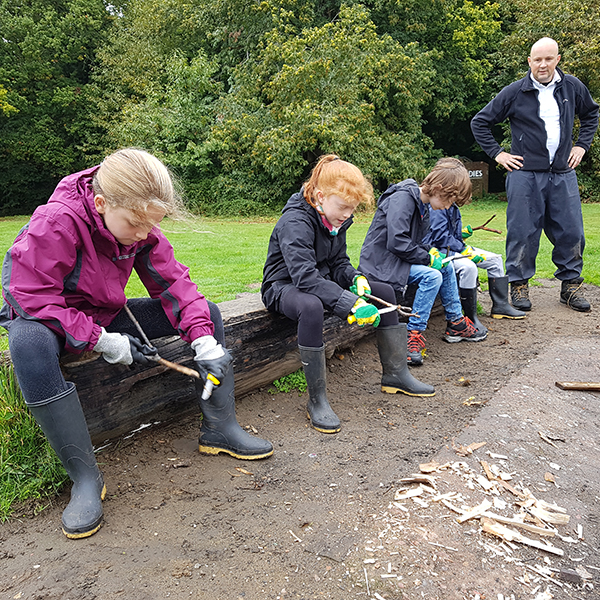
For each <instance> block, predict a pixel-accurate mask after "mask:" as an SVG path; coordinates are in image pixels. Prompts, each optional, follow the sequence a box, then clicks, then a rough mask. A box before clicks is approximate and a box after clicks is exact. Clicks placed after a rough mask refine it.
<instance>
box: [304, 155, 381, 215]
mask: <svg viewBox="0 0 600 600" xmlns="http://www.w3.org/2000/svg"><path fill="white" fill-rule="evenodd" d="M318 191H321V192H322V193H323V195H325V196H332V195H336V196H339V197H340V198H343V199H344V200H345V201H346V202H347V203H348V204H350V205H353V206H354V207H356V206H358V205H359V204H360V203H361V202H364V203H366V204H371V203H372V201H373V186H372V185H371V184H370V183H369V181H368V180H367V179H366V178H365V176H364V175H363V174H362V172H361V170H360V169H359V168H358V167H356V166H355V165H353V164H352V163H349V162H346V161H345V160H342V159H341V158H340V157H339V156H336V155H335V154H325V155H323V156H321V158H319V161H318V162H317V164H316V166H315V168H314V169H313V170H312V173H311V174H310V177H309V179H308V181H306V182H305V183H304V198H305V199H306V201H307V202H308V203H309V204H310V205H311V206H313V207H315V208H316V206H317V192H318Z"/></svg>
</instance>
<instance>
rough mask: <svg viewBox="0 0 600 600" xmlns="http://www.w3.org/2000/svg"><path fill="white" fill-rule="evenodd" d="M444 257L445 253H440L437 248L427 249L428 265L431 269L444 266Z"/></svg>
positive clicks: (439, 268)
mask: <svg viewBox="0 0 600 600" xmlns="http://www.w3.org/2000/svg"><path fill="white" fill-rule="evenodd" d="M443 258H446V255H445V254H440V251H439V250H438V249H437V248H432V249H431V250H430V251H429V266H430V267H431V268H432V269H436V270H438V271H441V270H442V267H443V266H444V265H443V264H442V259H443Z"/></svg>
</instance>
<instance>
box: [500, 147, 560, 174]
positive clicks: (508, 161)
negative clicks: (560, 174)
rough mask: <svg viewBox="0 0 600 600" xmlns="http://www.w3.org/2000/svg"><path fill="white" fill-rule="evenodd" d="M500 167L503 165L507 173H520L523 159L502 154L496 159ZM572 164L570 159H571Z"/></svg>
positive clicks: (513, 155) (514, 155)
mask: <svg viewBox="0 0 600 600" xmlns="http://www.w3.org/2000/svg"><path fill="white" fill-rule="evenodd" d="M494 160H495V161H496V162H497V163H498V164H499V165H502V166H503V167H504V168H505V169H506V170H507V171H518V170H519V169H520V168H521V167H522V166H523V157H522V156H519V155H517V154H509V153H508V152H500V154H497V155H496V158H495V159H494ZM569 162H570V159H569Z"/></svg>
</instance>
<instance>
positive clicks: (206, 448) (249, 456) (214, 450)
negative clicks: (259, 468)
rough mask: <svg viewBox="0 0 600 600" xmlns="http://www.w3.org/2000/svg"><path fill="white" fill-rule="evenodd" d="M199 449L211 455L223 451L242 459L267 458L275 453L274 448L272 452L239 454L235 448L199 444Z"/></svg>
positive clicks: (202, 452) (201, 452)
mask: <svg viewBox="0 0 600 600" xmlns="http://www.w3.org/2000/svg"><path fill="white" fill-rule="evenodd" d="M198 450H199V451H200V454H209V455H211V456H216V455H217V454H220V453H221V452H224V453H225V454H229V456H233V457H234V458H239V459H241V460H259V459H261V458H267V457H269V456H271V455H272V454H273V450H271V451H270V452H264V453H263V454H239V453H238V452H235V451H234V450H228V449H227V448H216V447H215V446H198Z"/></svg>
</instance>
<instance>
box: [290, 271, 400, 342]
mask: <svg viewBox="0 0 600 600" xmlns="http://www.w3.org/2000/svg"><path fill="white" fill-rule="evenodd" d="M369 284H370V285H371V292H372V294H373V296H377V297H378V298H381V299H382V300H385V301H386V302H389V303H390V304H396V293H395V292H394V288H393V287H392V286H391V285H388V284H387V283H380V282H378V281H369ZM374 304H375V305H376V306H377V308H383V306H379V305H378V304H377V302H375V303H374ZM279 309H280V310H281V312H282V313H283V314H284V315H285V316H286V317H287V318H288V319H292V320H293V321H297V322H298V344H299V345H300V346H306V347H308V348H320V347H321V346H322V345H323V321H324V317H325V309H324V308H323V303H322V302H321V300H320V299H319V297H318V296H315V295H313V294H307V293H305V292H301V291H299V290H298V289H297V288H295V287H294V286H293V285H290V286H288V287H286V289H285V290H284V292H283V294H282V295H281V299H280V300H279ZM397 324H398V311H393V312H389V313H385V314H383V315H381V321H380V323H379V327H391V326H392V325H397Z"/></svg>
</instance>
